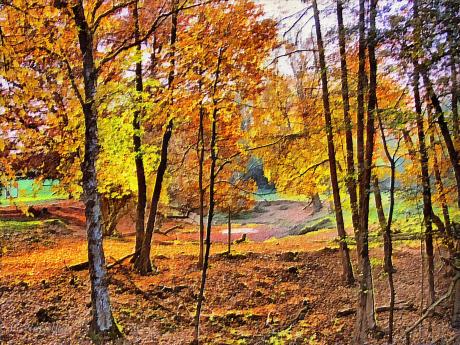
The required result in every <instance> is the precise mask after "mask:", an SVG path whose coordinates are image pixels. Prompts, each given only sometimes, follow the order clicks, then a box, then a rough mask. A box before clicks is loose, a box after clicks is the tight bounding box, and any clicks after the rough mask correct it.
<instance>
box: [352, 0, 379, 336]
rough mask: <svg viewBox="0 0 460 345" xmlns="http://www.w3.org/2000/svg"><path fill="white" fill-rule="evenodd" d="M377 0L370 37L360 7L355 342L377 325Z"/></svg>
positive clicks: (372, 4) (372, 6)
mask: <svg viewBox="0 0 460 345" xmlns="http://www.w3.org/2000/svg"><path fill="white" fill-rule="evenodd" d="M375 16H376V0H371V2H370V7H369V26H370V29H369V37H368V39H367V40H366V38H365V1H364V0H360V10H359V49H358V55H359V66H358V69H359V70H358V73H359V76H358V120H357V122H358V138H357V139H358V145H357V146H358V166H359V231H358V232H357V234H356V237H357V251H358V262H359V266H360V282H359V283H360V284H359V287H360V289H359V297H358V312H357V315H356V326H355V332H354V341H355V343H358V344H362V343H365V342H366V339H367V334H368V333H369V331H373V330H374V329H375V328H376V320H375V305H374V284H373V280H372V268H371V263H370V260H369V243H368V237H369V233H368V232H369V229H368V226H369V224H368V222H369V193H370V180H371V174H372V157H373V153H374V134H375V133H374V132H375V129H374V117H375V111H376V106H377V92H376V88H377V62H376V59H375V40H376V27H375ZM366 41H367V47H368V56H369V72H370V73H369V95H368V106H367V122H366V147H365V149H364V87H365V84H366V74H365V70H364V66H365V45H366Z"/></svg>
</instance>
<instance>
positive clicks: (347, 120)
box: [337, 0, 359, 232]
mask: <svg viewBox="0 0 460 345" xmlns="http://www.w3.org/2000/svg"><path fill="white" fill-rule="evenodd" d="M337 25H338V31H339V50H340V71H341V85H342V105H343V121H344V124H345V142H346V150H347V177H346V184H347V190H348V194H349V196H350V205H351V218H352V222H353V230H354V231H355V232H356V231H357V229H358V227H359V210H358V195H357V192H356V177H355V162H354V157H353V155H354V152H353V124H352V121H351V117H350V97H349V91H348V89H349V88H348V71H347V54H346V49H345V47H346V41H345V26H344V24H343V0H337Z"/></svg>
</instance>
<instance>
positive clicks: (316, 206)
mask: <svg viewBox="0 0 460 345" xmlns="http://www.w3.org/2000/svg"><path fill="white" fill-rule="evenodd" d="M311 204H312V205H313V211H314V212H319V211H321V209H322V208H323V203H322V202H321V198H320V197H319V194H318V193H315V194H313V196H312V197H311Z"/></svg>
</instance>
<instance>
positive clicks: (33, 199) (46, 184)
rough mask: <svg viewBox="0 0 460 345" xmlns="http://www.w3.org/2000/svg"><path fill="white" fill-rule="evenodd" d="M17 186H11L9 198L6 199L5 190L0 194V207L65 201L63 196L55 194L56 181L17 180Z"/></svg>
mask: <svg viewBox="0 0 460 345" xmlns="http://www.w3.org/2000/svg"><path fill="white" fill-rule="evenodd" d="M16 182H17V185H16V186H14V184H13V183H12V184H11V187H12V188H10V190H11V196H10V197H6V193H5V190H2V191H1V193H0V207H1V206H9V205H20V204H28V205H33V204H38V203H43V202H48V201H53V200H59V199H65V196H64V195H59V194H58V193H56V187H57V185H58V183H59V182H58V181H57V180H45V181H43V183H42V182H36V181H34V180H17V181H16Z"/></svg>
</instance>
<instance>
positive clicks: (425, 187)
mask: <svg viewBox="0 0 460 345" xmlns="http://www.w3.org/2000/svg"><path fill="white" fill-rule="evenodd" d="M414 4H416V2H414ZM414 6H415V5H414ZM415 13H416V12H415ZM414 65H415V69H414V77H413V78H414V81H413V88H414V102H415V113H416V114H417V119H416V120H417V134H418V146H419V152H420V172H421V176H422V193H423V222H424V224H425V247H426V254H427V268H428V272H427V276H428V295H429V300H428V304H429V305H430V304H431V303H433V302H434V301H435V289H434V254H433V234H432V217H431V214H432V205H431V187H430V174H429V170H428V153H427V150H426V145H425V130H424V125H423V115H422V102H421V99H420V92H419V71H418V66H417V63H415V64H414Z"/></svg>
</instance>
